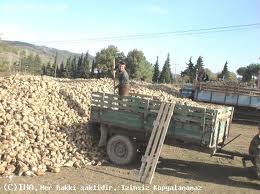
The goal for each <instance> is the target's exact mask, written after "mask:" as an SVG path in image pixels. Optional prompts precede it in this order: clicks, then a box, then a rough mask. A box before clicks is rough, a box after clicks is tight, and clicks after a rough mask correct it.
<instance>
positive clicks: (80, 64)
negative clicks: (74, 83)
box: [75, 53, 84, 78]
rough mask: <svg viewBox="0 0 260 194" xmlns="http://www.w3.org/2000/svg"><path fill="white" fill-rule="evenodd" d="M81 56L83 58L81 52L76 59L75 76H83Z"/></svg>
mask: <svg viewBox="0 0 260 194" xmlns="http://www.w3.org/2000/svg"><path fill="white" fill-rule="evenodd" d="M83 58H84V56H83V53H82V54H81V56H80V57H79V59H78V64H77V69H76V74H75V77H76V78H83V76H84V66H83Z"/></svg>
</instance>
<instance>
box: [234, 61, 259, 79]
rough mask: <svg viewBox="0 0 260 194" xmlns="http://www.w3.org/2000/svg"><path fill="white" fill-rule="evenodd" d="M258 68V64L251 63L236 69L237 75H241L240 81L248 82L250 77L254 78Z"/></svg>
mask: <svg viewBox="0 0 260 194" xmlns="http://www.w3.org/2000/svg"><path fill="white" fill-rule="evenodd" d="M259 70H260V64H256V63H252V64H250V65H248V66H246V67H240V68H239V69H238V70H237V73H238V75H241V76H242V81H244V82H250V81H251V80H252V78H253V79H254V78H255V76H256V75H257V72H258V71H259ZM253 81H254V80H253Z"/></svg>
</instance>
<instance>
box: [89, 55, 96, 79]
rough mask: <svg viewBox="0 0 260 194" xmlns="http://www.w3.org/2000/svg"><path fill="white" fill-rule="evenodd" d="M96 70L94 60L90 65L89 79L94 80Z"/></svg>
mask: <svg viewBox="0 0 260 194" xmlns="http://www.w3.org/2000/svg"><path fill="white" fill-rule="evenodd" d="M96 68H97V66H96V62H95V60H94V59H93V60H92V65H91V73H90V77H91V78H94V77H95V69H96Z"/></svg>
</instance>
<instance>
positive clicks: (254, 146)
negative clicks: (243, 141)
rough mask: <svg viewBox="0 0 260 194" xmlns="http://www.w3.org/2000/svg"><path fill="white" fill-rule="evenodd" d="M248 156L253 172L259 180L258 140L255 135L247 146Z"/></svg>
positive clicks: (259, 141) (259, 152) (259, 151)
mask: <svg viewBox="0 0 260 194" xmlns="http://www.w3.org/2000/svg"><path fill="white" fill-rule="evenodd" d="M249 154H250V155H251V156H252V159H251V161H252V163H253V164H254V167H255V172H256V175H257V177H258V178H260V138H259V135H256V136H255V137H254V138H253V139H252V141H251V143H250V146H249Z"/></svg>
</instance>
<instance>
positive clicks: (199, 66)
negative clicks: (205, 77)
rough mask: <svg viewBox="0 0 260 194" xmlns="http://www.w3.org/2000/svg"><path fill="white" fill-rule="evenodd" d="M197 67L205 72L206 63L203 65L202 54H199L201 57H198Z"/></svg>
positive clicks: (198, 70) (197, 69)
mask: <svg viewBox="0 0 260 194" xmlns="http://www.w3.org/2000/svg"><path fill="white" fill-rule="evenodd" d="M195 69H196V71H197V72H203V70H204V65H203V57H202V56H199V58H198V59H197V63H196V65H195Z"/></svg>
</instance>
